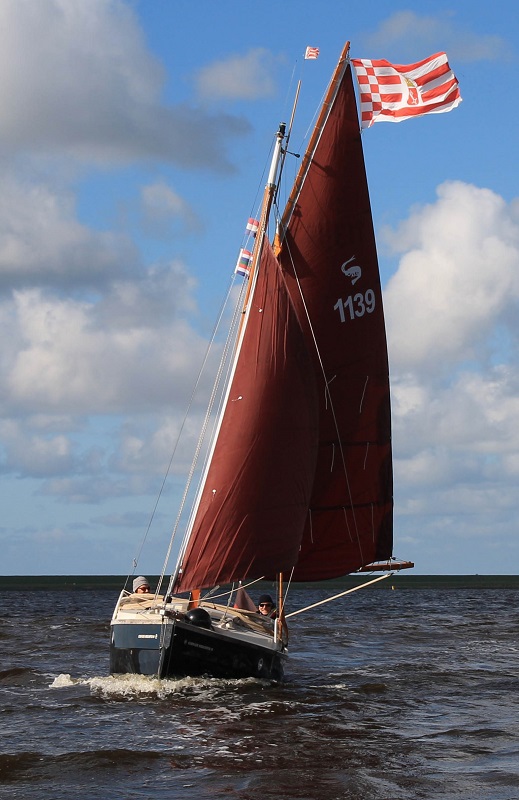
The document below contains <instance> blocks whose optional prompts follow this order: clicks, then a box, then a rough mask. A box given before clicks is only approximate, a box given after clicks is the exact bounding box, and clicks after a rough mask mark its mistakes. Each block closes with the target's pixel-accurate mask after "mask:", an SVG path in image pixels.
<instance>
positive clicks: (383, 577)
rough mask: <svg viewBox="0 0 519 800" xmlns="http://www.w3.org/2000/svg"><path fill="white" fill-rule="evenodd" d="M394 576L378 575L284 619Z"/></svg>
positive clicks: (392, 573) (389, 574)
mask: <svg viewBox="0 0 519 800" xmlns="http://www.w3.org/2000/svg"><path fill="white" fill-rule="evenodd" d="M394 574H395V573H394V572H386V573H385V575H378V576H377V577H376V578H373V580H372V581H367V583H361V585H360V586H354V587H353V589H346V591H345V592H339V594H334V595H333V597H327V598H326V599H325V600H319V602H318V603H312V605H311V606H306V607H305V608H298V609H297V611H291V612H290V614H286V615H285V616H286V619H288V617H295V615H296V614H302V613H303V611H309V610H310V609H311V608H316V607H317V606H322V605H324V603H331V602H332V600H338V599H339V597H344V595H346V594H351V593H352V592H358V590H359V589H365V588H366V586H371V584H372V583H377V581H383V580H385V579H386V578H389V577H391V575H394Z"/></svg>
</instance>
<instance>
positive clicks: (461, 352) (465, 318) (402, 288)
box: [385, 182, 519, 374]
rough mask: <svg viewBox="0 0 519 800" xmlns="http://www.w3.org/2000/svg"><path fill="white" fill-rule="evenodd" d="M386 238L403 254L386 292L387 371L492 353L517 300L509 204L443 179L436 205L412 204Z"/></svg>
mask: <svg viewBox="0 0 519 800" xmlns="http://www.w3.org/2000/svg"><path fill="white" fill-rule="evenodd" d="M385 239H386V241H387V242H388V243H389V244H390V245H391V246H392V247H393V249H394V251H395V252H399V253H403V256H402V259H401V262H400V265H399V268H398V271H397V272H396V274H395V275H394V276H393V277H392V278H391V280H390V281H389V283H388V286H387V290H386V294H385V307H386V311H387V318H388V335H389V340H390V343H391V348H390V349H391V363H392V365H393V366H394V368H396V370H397V371H398V372H405V371H406V370H415V371H417V372H420V373H428V374H431V373H433V374H441V373H444V372H445V371H446V370H449V369H451V368H452V366H453V365H455V364H457V363H460V362H464V361H471V360H477V361H479V362H481V361H486V360H488V359H489V358H490V357H491V356H492V355H496V354H497V355H498V353H499V336H497V333H498V327H499V326H502V325H504V324H505V323H506V320H507V319H511V317H512V316H513V313H514V310H515V307H516V304H517V300H518V299H519V220H518V218H517V209H516V208H515V206H514V205H511V206H507V205H506V203H505V201H504V200H503V199H502V198H501V197H499V196H498V195H497V194H495V193H494V192H492V191H490V190H489V189H480V188H477V187H475V186H471V185H468V184H464V183H461V182H448V183H444V184H442V185H441V186H440V187H439V188H438V201H437V202H436V203H435V204H431V205H429V206H425V207H423V208H417V209H415V210H414V211H413V212H412V213H411V215H410V217H409V219H408V220H406V221H405V222H403V223H402V224H401V225H400V226H399V228H398V230H396V231H394V232H390V231H388V230H386V231H385ZM508 333H509V334H510V335H511V336H515V334H516V331H514V329H513V327H510V326H509V328H508ZM493 335H496V340H495V341H494V342H493V341H492V336H493ZM493 351H497V352H496V353H493Z"/></svg>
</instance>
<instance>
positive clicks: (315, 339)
mask: <svg viewBox="0 0 519 800" xmlns="http://www.w3.org/2000/svg"><path fill="white" fill-rule="evenodd" d="M283 244H284V246H285V247H286V248H287V250H288V254H289V256H290V263H291V264H292V269H293V272H294V277H295V279H296V284H297V288H298V289H299V296H300V298H301V302H302V304H303V308H304V312H305V315H306V320H307V322H308V327H309V328H310V333H311V336H312V340H313V343H314V347H315V352H316V354H317V359H318V361H319V365H320V367H321V372H322V375H323V380H324V387H325V392H326V397H327V398H328V400H329V403H330V411H331V414H332V418H333V426H334V428H335V433H336V435H337V443H338V446H339V453H340V457H341V461H342V468H343V473H344V479H345V481H346V486H347V487H348V496H349V499H350V506H351V512H352V516H353V522H354V525H355V533H356V535H357V540H358V544H359V549H360V550H361V552H362V548H361V544H360V534H359V529H358V525H357V518H356V515H355V507H354V504H353V497H352V494H351V486H350V481H349V477H348V470H347V469H346V458H345V455H344V448H343V446H342V440H341V436H340V432H339V425H338V422H337V415H336V413H335V406H334V403H333V398H332V395H331V392H330V389H329V382H328V379H327V377H326V371H325V368H324V363H323V360H322V357H321V351H320V349H319V345H318V342H317V337H316V335H315V331H314V327H313V325H312V321H311V319H310V313H309V311H308V306H307V305H306V300H305V297H304V294H303V287H302V286H301V282H300V280H299V275H298V274H297V269H296V265H295V263H294V259H293V258H292V252H291V250H290V245H289V243H288V240H287V239H286V238H285V240H284V242H283ZM280 268H281V267H280ZM281 272H282V274H283V271H281ZM283 280H284V275H283ZM287 291H288V289H287ZM334 378H335V376H334ZM332 380H333V379H332ZM348 527H349V526H348Z"/></svg>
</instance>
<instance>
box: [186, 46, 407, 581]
mask: <svg viewBox="0 0 519 800" xmlns="http://www.w3.org/2000/svg"><path fill="white" fill-rule="evenodd" d="M263 223H264V219H263ZM265 227H266V226H265V224H263V226H262V232H260V234H259V235H258V236H257V239H256V245H255V246H256V248H258V252H260V253H261V256H260V257H259V258H256V264H257V270H256V271H254V272H253V274H251V278H250V280H251V282H252V284H251V285H252V289H251V292H250V295H249V298H248V304H247V309H246V315H245V323H244V327H243V331H242V334H241V338H240V341H239V343H238V346H237V358H236V362H235V366H234V371H233V375H232V379H231V384H230V389H229V392H228V395H227V401H226V406H225V409H224V411H223V415H222V418H221V421H220V425H219V429H218V436H217V440H216V443H215V445H214V449H213V453H212V458H211V461H210V464H209V467H208V469H207V473H206V475H205V479H204V484H203V487H202V490H201V492H200V495H199V499H198V505H197V509H196V512H195V514H194V516H193V522H192V524H191V529H190V532H189V539H188V541H187V545H186V546H185V549H184V551H183V553H182V557H181V560H180V562H179V564H178V565H177V571H176V577H175V581H174V587H173V588H174V590H175V591H189V590H191V589H194V588H203V587H208V586H214V585H216V584H222V583H228V582H231V581H234V580H242V579H245V578H260V577H262V576H272V575H274V574H276V573H279V572H284V573H287V574H288V575H290V574H291V573H293V579H294V580H300V581H301V580H304V581H306V580H322V579H325V578H331V577H336V576H339V575H344V574H347V573H349V572H352V571H355V570H357V569H359V568H361V567H362V566H364V565H365V564H368V563H370V562H372V561H374V560H379V559H388V558H389V557H390V556H391V554H392V511H393V499H392V461H391V422H390V400H389V376H388V361H387V348H386V339H385V328H384V316H383V309H382V296H381V288H380V278H379V271H378V264H377V256H376V249H375V240H374V234H373V224H372V219H371V209H370V202H369V195H368V188H367V181H366V174H365V168H364V159H363V154H362V145H361V138H360V131H359V122H358V115H357V109H356V103H355V96H354V90H353V84H352V77H351V68H350V65H349V63H348V62H347V58H346V51H345V52H344V53H343V56H342V58H341V61H340V62H339V65H338V67H337V71H336V73H335V75H334V78H333V80H332V83H331V84H330V89H329V92H328V95H327V97H326V100H325V104H324V106H323V110H322V112H321V116H320V119H319V122H318V125H317V127H316V131H315V132H314V135H313V137H312V139H311V141H310V145H309V148H308V151H307V153H306V155H305V157H304V159H303V162H302V165H301V170H300V173H299V175H298V177H297V179H296V183H295V186H294V189H293V191H292V194H291V196H290V198H289V201H288V204H287V209H286V211H285V214H284V216H283V219H282V223H281V227H280V231H279V235H278V238H277V241H276V243H275V246H276V253H277V255H274V253H273V251H272V248H271V246H270V244H269V242H268V241H267V240H266V236H265V233H264V231H265Z"/></svg>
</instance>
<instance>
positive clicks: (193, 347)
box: [0, 0, 519, 574]
mask: <svg viewBox="0 0 519 800" xmlns="http://www.w3.org/2000/svg"><path fill="white" fill-rule="evenodd" d="M414 6H416V4H414ZM0 38H1V40H2V41H1V46H0V67H1V68H0V171H1V181H0V332H1V341H2V347H1V349H0V404H1V415H0V492H1V507H2V515H1V519H0V540H1V541H0V574H69V573H73V574H83V573H87V574H88V573H93V574H97V573H100V574H112V573H115V574H126V573H127V572H128V571H131V569H132V559H133V558H134V557H135V556H136V555H137V553H139V552H140V546H141V542H142V539H143V536H144V534H145V533H146V529H147V526H148V521H149V519H150V516H151V513H152V511H153V508H154V506H155V501H156V498H157V496H158V493H159V490H160V488H161V485H162V480H163V477H164V473H165V469H166V467H167V464H168V462H169V458H170V456H171V452H172V449H173V446H174V442H175V438H176V435H177V432H178V429H179V426H180V424H181V421H182V418H183V414H184V410H185V407H186V404H187V401H188V398H189V396H190V392H191V388H192V385H193V381H194V379H195V376H196V373H197V369H198V366H199V364H200V362H201V360H202V357H203V354H204V352H205V348H206V344H207V339H208V336H209V335H210V333H211V330H212V325H213V321H214V318H215V315H216V313H217V311H218V309H219V307H220V303H221V300H222V298H223V296H224V293H225V291H226V289H227V287H228V284H229V280H230V277H231V275H232V271H233V267H234V263H235V261H236V256H237V252H238V249H239V247H240V245H241V240H242V233H243V228H244V222H245V221H246V219H247V217H248V216H249V215H250V214H251V213H253V212H254V211H255V210H256V207H257V202H258V199H257V198H258V192H260V191H261V188H262V183H263V181H264V176H263V170H264V168H265V165H266V163H267V160H268V153H269V148H270V145H271V141H272V137H273V134H274V133H275V131H276V129H277V126H278V123H279V122H280V121H281V120H286V119H287V117H288V116H289V114H290V109H291V105H292V98H293V94H294V88H295V81H296V80H297V79H298V78H302V81H303V85H302V91H301V99H300V103H299V107H298V113H297V117H296V123H295V127H294V133H293V136H292V141H291V149H293V150H294V151H297V150H299V149H302V147H303V143H304V138H305V136H306V134H307V131H308V128H309V126H310V125H311V122H312V118H313V115H314V113H315V111H316V109H317V107H318V105H319V102H320V99H321V96H322V93H323V91H324V89H325V87H326V84H327V82H328V79H329V77H330V74H331V71H332V69H333V68H334V66H335V63H336V60H337V58H338V56H339V54H340V51H341V48H342V45H343V43H344V42H345V41H346V40H347V39H349V40H350V41H351V53H352V55H353V56H354V57H359V58H386V59H388V60H390V61H393V62H395V63H400V64H405V63H411V62H413V61H415V60H419V59H422V58H425V57H426V56H428V55H430V54H432V53H434V52H437V51H439V50H445V51H446V52H447V53H448V56H449V61H450V65H451V67H452V69H453V70H454V72H455V73H456V75H457V77H458V79H459V82H460V87H461V93H462V96H463V102H462V104H461V105H460V106H459V107H458V108H457V109H455V110H454V111H452V112H451V113H448V114H437V115H431V116H427V117H423V118H421V119H417V120H410V121H407V122H403V123H400V124H387V123H381V124H377V125H375V126H374V127H373V128H371V129H370V130H368V131H366V132H364V134H363V141H364V150H365V157H366V164H367V170H368V178H369V184H370V193H371V199H372V205H373V215H374V222H375V228H376V233H377V240H378V246H379V259H380V266H381V274H382V280H383V285H384V295H385V309H386V318H387V327H388V339H389V354H390V366H391V374H392V383H393V427H394V457H395V542H396V544H395V555H397V556H400V557H404V558H410V559H412V560H414V561H415V562H416V572H418V573H422V574H427V573H429V574H433V573H438V574H439V573H451V574H456V573H481V574H483V573H503V574H509V573H516V572H517V568H518V555H519V546H518V538H517V524H518V523H517V520H518V519H519V492H518V491H517V483H518V477H519V359H518V342H519V338H518V337H519V315H518V313H517V307H518V298H519V200H518V180H517V162H518V157H517V156H518V154H517V130H518V103H517V98H518V86H519V69H518V63H519V41H518V40H519V30H518V26H517V9H516V4H515V3H512V2H511V1H510V2H499V1H498V2H495V3H492V4H488V3H482V2H477V1H476V2H474V0H471V1H470V2H469V1H468V0H467V1H466V2H463V0H461V1H460V0H457V2H455V3H454V2H451V3H446V2H442V0H439V1H438V2H434V3H432V2H422V3H420V4H419V10H411V9H410V5H407V4H406V5H401V6H398V5H395V3H394V2H382V0H380V1H379V2H372V3H370V4H368V5H365V6H360V7H359V8H358V9H357V8H356V7H355V6H354V5H352V4H350V3H343V2H329V1H327V0H324V2H323V0H321V2H319V3H315V2H306V0H299V2H270V0H264V2H262V3H261V4H260V6H257V5H256V6H254V5H250V4H244V3H239V2H237V0H234V1H231V0H221V1H220V2H218V3H213V2H209V0H205V2H199V3H192V2H186V0H178V2H170V1H168V0H153V1H152V0H140V1H139V0H134V2H131V3H130V2H117V1H116V0H89V2H84V0H38V2H35V0H3V2H2V4H1V5H0ZM307 45H313V46H317V47H319V48H320V56H319V59H318V60H317V61H307V62H305V61H304V60H303V53H304V50H305V47H306V46H307ZM295 168H296V160H295V159H293V160H292V161H291V162H290V163H288V164H287V174H288V175H290V171H294V170H295ZM188 433H189V435H191V437H193V436H194V430H193V431H189V432H188ZM182 466H185V464H181V465H179V467H178V468H177V467H175V468H174V469H173V470H172V472H171V474H170V478H169V480H168V483H167V485H166V488H165V490H164V492H163V495H162V498H161V502H160V504H159V507H158V509H157V512H156V514H155V517H154V522H153V526H152V527H151V529H150V532H149V534H148V540H147V546H146V547H145V548H144V549H143V550H142V554H141V555H140V559H139V570H140V571H142V572H144V573H146V572H148V573H155V572H158V571H160V569H161V567H162V558H163V554H164V551H165V547H166V544H167V541H168V540H169V533H170V530H171V527H172V524H173V521H174V518H175V514H176V506H177V501H178V497H179V494H180V493H181V491H182V487H183V482H182V475H181V471H182V470H181V467H182ZM148 545H149V547H148Z"/></svg>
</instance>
